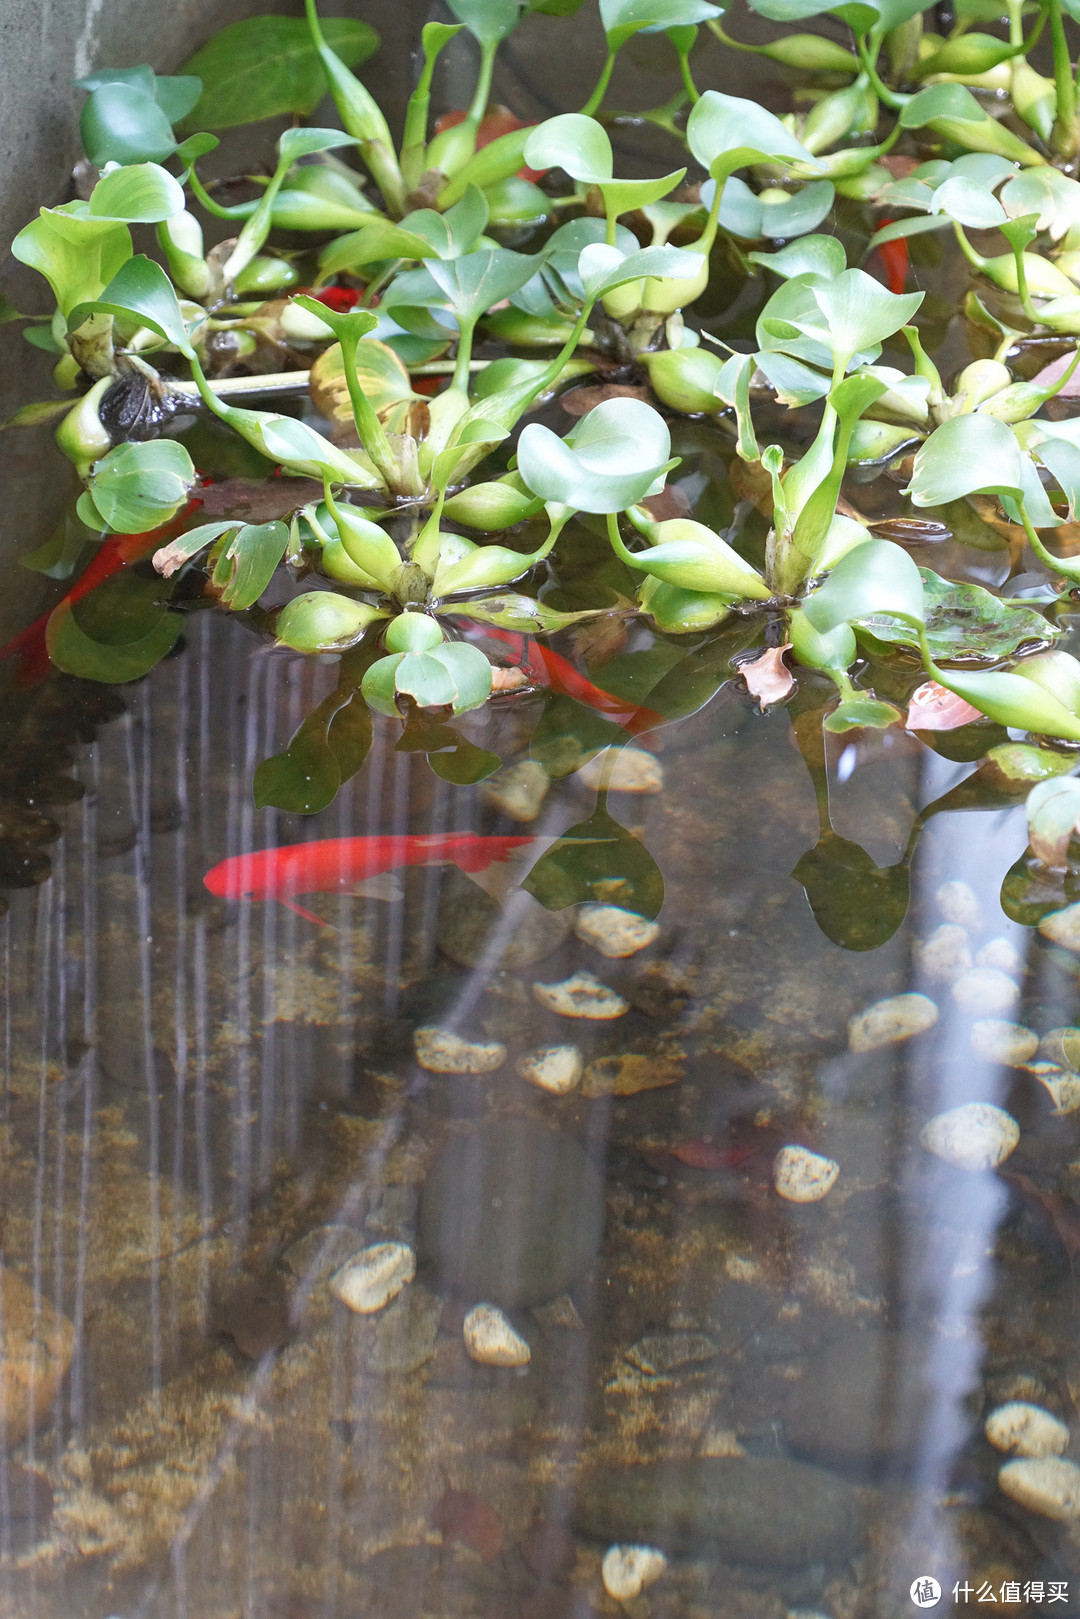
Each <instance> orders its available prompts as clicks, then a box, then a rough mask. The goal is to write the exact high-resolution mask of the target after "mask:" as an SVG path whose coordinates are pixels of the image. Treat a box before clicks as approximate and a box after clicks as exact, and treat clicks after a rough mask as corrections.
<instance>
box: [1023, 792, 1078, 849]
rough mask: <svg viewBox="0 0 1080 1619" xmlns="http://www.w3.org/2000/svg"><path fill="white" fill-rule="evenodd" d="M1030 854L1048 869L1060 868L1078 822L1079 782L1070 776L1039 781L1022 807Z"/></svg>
mask: <svg viewBox="0 0 1080 1619" xmlns="http://www.w3.org/2000/svg"><path fill="white" fill-rule="evenodd" d="M1025 811H1026V814H1027V823H1028V843H1029V844H1030V846H1031V851H1032V853H1033V854H1034V855H1035V856H1036V857H1037V858H1038V859H1039V860H1041V861H1042V863H1043V865H1044V866H1048V867H1050V868H1051V869H1053V868H1055V867H1056V868H1060V869H1063V868H1064V866H1065V864H1066V856H1067V854H1068V849H1069V844H1070V843H1071V841H1072V838H1073V834H1074V833H1075V831H1076V824H1077V821H1080V781H1077V780H1076V779H1075V778H1073V777H1068V778H1065V779H1062V778H1060V777H1059V778H1057V779H1056V780H1053V779H1051V780H1050V781H1042V782H1039V783H1038V785H1037V786H1035V787H1033V788H1032V789H1031V792H1030V793H1029V794H1028V797H1027V804H1026V805H1025Z"/></svg>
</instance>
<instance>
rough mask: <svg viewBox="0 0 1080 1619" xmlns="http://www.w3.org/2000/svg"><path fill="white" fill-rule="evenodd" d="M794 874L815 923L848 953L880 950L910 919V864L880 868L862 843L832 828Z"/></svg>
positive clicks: (806, 855)
mask: <svg viewBox="0 0 1080 1619" xmlns="http://www.w3.org/2000/svg"><path fill="white" fill-rule="evenodd" d="M791 875H792V876H793V877H794V879H795V881H796V882H797V883H800V884H801V885H802V888H803V890H804V892H805V894H806V898H807V900H808V901H809V905H810V909H811V910H812V911H813V913H814V920H815V922H816V923H817V925H818V927H819V928H820V929H821V931H822V933H824V935H825V937H826V938H827V939H831V940H832V942H833V944H838V945H839V946H840V947H841V949H843V950H878V949H880V948H881V946H882V945H883V944H886V943H887V942H888V941H889V939H891V938H892V936H893V934H894V933H895V932H896V930H897V929H898V928H899V927H900V925H901V923H902V922H903V920H904V918H905V916H906V915H907V910H908V903H909V900H910V896H911V884H910V878H909V875H908V867H907V863H906V861H901V862H900V863H899V864H898V865H895V866H879V865H878V864H877V863H876V862H875V861H874V860H872V859H871V857H870V856H869V855H868V854H867V852H866V850H865V849H864V848H862V847H861V846H860V845H859V844H857V843H851V842H849V840H848V839H847V838H841V837H838V836H837V834H836V833H835V832H834V831H833V830H832V829H831V827H830V828H829V829H828V830H827V831H825V832H823V833H822V835H821V838H820V839H819V841H818V843H817V844H816V845H815V847H814V848H813V849H811V850H809V851H808V852H807V853H806V854H804V855H803V857H802V859H801V860H800V861H799V862H798V864H797V865H796V867H795V869H794V870H793V871H792V873H791Z"/></svg>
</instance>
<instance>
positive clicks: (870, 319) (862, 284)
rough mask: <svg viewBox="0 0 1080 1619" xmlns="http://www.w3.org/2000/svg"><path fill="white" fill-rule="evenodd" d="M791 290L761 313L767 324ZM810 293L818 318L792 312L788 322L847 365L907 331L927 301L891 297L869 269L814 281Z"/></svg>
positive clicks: (808, 312) (909, 294)
mask: <svg viewBox="0 0 1080 1619" xmlns="http://www.w3.org/2000/svg"><path fill="white" fill-rule="evenodd" d="M789 289H792V290H793V284H792V283H791V282H788V283H787V286H786V287H783V288H781V289H780V290H779V292H777V293H776V294H774V296H773V298H771V299H770V300H769V303H768V304H767V305H766V306H765V309H764V310H763V311H762V321H763V322H764V321H765V320H767V319H768V318H769V312H770V310H771V309H772V308H773V307H774V305H780V304H781V303H782V302H783V301H784V294H786V293H787V292H788V291H789ZM805 291H806V293H807V294H808V297H809V302H810V304H811V305H815V306H816V309H817V314H815V313H814V310H813V308H807V310H806V312H805V313H804V314H803V315H802V316H799V315H797V314H795V313H794V312H792V311H791V310H790V309H789V310H788V312H787V314H786V318H787V320H788V321H789V322H790V324H791V325H792V326H794V327H795V329H796V330H797V331H799V332H802V333H803V334H804V335H805V336H806V337H810V338H814V339H815V340H817V341H818V342H820V343H822V344H824V345H825V347H826V348H827V349H828V350H829V352H830V353H831V354H832V355H833V357H834V359H835V360H837V361H840V360H842V361H843V362H844V364H845V365H846V364H847V363H848V362H849V361H850V360H851V358H852V357H853V356H854V355H855V354H857V353H858V352H859V351H860V350H863V349H869V348H874V347H876V346H877V345H878V344H880V343H882V342H884V340H885V338H887V337H891V336H892V335H893V333H894V332H898V331H899V330H900V328H901V326H905V325H906V324H907V322H908V321H909V320H910V319H911V317H912V315H914V313H915V311H916V310H917V309H918V307H919V305H920V304H921V303H922V301H923V296H924V295H923V294H922V293H921V292H905V293H896V292H889V291H888V289H887V288H886V287H883V286H882V285H881V282H880V281H876V280H875V279H874V277H873V276H870V275H867V274H866V272H865V270H844V271H843V272H842V273H841V274H840V275H838V276H835V277H833V278H832V279H831V280H820V281H815V282H813V283H812V284H811V285H809V286H807V287H806V288H805Z"/></svg>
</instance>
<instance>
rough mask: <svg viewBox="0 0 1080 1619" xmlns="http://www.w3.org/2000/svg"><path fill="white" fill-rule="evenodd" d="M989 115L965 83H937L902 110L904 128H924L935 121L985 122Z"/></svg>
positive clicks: (901, 118)
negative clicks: (939, 119) (955, 119)
mask: <svg viewBox="0 0 1080 1619" xmlns="http://www.w3.org/2000/svg"><path fill="white" fill-rule="evenodd" d="M987 117H988V114H987V113H986V112H985V111H984V110H983V108H982V107H980V106H979V103H978V102H977V101H976V100H975V97H974V96H973V95H972V93H971V91H970V90H966V89H965V88H964V86H963V85H962V84H934V85H931V86H930V88H929V89H927V90H920V91H919V93H918V95H915V96H912V98H911V100H910V101H909V102H907V103H906V105H905V106H903V107H902V108H901V109H900V117H899V122H900V126H901V128H902V129H922V128H923V127H924V125H926V124H929V123H930V122H931V121H932V120H933V119H935V118H958V119H960V120H961V121H962V122H965V123H973V124H980V123H985V122H986V119H987Z"/></svg>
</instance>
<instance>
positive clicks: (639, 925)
mask: <svg viewBox="0 0 1080 1619" xmlns="http://www.w3.org/2000/svg"><path fill="white" fill-rule="evenodd" d="M574 932H575V933H576V934H577V936H578V938H579V939H581V940H582V942H583V943H585V944H591V945H592V946H593V948H594V949H596V950H599V952H600V954H601V955H602V956H608V957H610V958H614V959H617V960H621V959H622V958H623V957H624V956H633V955H636V954H637V952H638V951H639V950H645V949H646V948H647V947H648V946H649V945H650V944H652V943H653V941H654V939H656V937H657V936H658V934H659V932H660V924H659V922H648V921H646V919H645V917H643V916H638V915H637V913H636V912H635V911H624V910H623V909H622V907H621V906H619V905H582V906H581V907H580V909H579V910H578V916H577V922H576V924H575V926H574Z"/></svg>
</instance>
